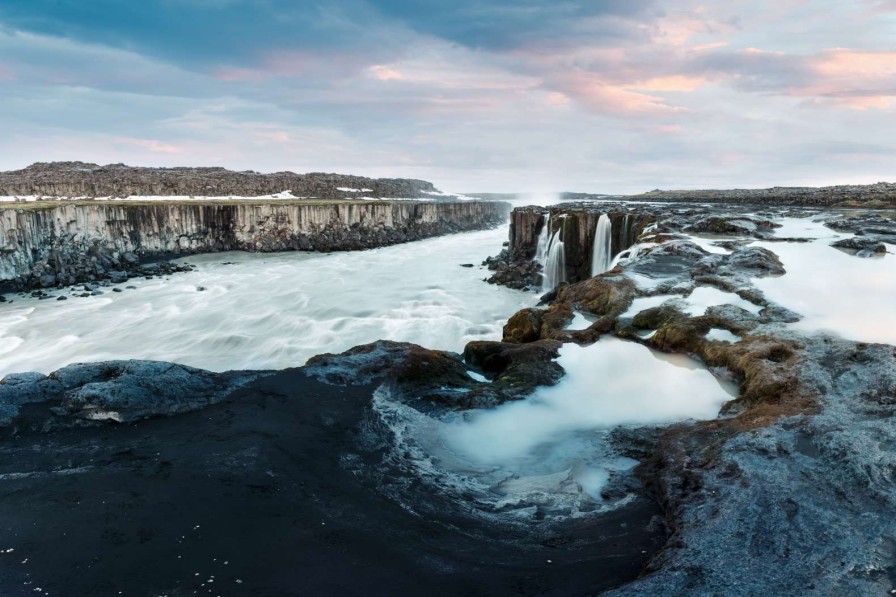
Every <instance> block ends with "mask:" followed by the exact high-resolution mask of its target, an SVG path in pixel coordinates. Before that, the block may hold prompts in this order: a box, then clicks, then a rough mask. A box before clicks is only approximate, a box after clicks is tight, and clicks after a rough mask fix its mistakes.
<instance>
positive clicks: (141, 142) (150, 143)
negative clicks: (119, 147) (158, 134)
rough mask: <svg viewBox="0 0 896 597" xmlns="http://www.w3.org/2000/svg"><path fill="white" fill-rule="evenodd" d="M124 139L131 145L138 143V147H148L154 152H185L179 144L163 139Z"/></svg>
mask: <svg viewBox="0 0 896 597" xmlns="http://www.w3.org/2000/svg"><path fill="white" fill-rule="evenodd" d="M123 140H124V141H125V142H128V143H130V144H131V145H136V146H137V147H141V148H143V149H147V150H149V151H151V152H153V153H183V151H184V150H183V148H182V147H178V146H177V145H169V144H167V143H162V142H161V141H156V140H154V139H123Z"/></svg>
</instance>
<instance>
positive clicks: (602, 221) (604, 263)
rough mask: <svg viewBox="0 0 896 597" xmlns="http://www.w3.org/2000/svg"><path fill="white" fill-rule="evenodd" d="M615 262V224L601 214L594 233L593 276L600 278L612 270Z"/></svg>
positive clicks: (608, 217) (605, 215)
mask: <svg viewBox="0 0 896 597" xmlns="http://www.w3.org/2000/svg"><path fill="white" fill-rule="evenodd" d="M612 261H613V223H612V222H611V221H610V216H608V215H607V214H601V216H600V217H599V218H598V219H597V229H596V230H595V231H594V250H593V252H592V253H591V275H592V276H599V275H600V274H602V273H604V272H605V271H607V270H609V269H610V265H611V264H612Z"/></svg>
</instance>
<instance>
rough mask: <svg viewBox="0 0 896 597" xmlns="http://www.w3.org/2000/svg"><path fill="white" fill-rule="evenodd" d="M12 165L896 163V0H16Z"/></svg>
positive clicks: (611, 188) (722, 178) (806, 176)
mask: <svg viewBox="0 0 896 597" xmlns="http://www.w3.org/2000/svg"><path fill="white" fill-rule="evenodd" d="M0 130H2V131H3V133H4V134H2V135H0V169H3V170H7V169H17V168H22V167H24V166H26V165H28V164H30V163H31V162H35V161H53V160H83V161H89V162H97V163H101V164H105V163H117V162H124V163H128V164H132V165H141V166H187V165H190V166H194V165H195V166H225V167H228V168H233V169H238V170H246V169H252V170H257V171H262V172H274V171H281V170H292V171H295V172H312V171H318V172H319V171H325V172H342V173H351V174H359V175H366V176H375V177H407V178H422V179H425V180H430V181H432V182H434V183H435V184H436V185H437V186H438V187H440V188H442V189H443V190H448V191H454V192H472V191H508V192H547V191H564V190H565V191H585V192H607V193H630V192H639V191H645V190H650V189H654V188H665V189H668V188H728V187H762V186H772V185H824V184H851V183H872V182H877V181H882V180H889V181H894V180H896V0H848V1H847V0H749V1H747V0H728V1H726V2H713V3H708V2H699V1H692V0H676V1H671V2H669V1H666V2H659V1H655V0H590V1H570V0H489V1H487V0H452V1H451V2H447V1H441V0H438V1H437V0H416V1H410V0H330V1H328V2H315V1H313V0H291V1H290V0H140V1H139V2H122V1H120V0H2V2H0Z"/></svg>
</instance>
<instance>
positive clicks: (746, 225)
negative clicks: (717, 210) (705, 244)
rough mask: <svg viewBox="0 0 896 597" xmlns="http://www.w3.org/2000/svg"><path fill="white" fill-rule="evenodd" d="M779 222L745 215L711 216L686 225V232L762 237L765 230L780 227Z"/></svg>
mask: <svg viewBox="0 0 896 597" xmlns="http://www.w3.org/2000/svg"><path fill="white" fill-rule="evenodd" d="M779 227H780V226H779V225H778V224H775V223H774V222H770V221H768V220H756V219H752V218H747V217H743V216H726V217H723V216H710V217H707V218H702V219H699V220H697V221H696V222H694V223H692V224H690V225H688V226H685V228H684V230H685V232H703V233H709V234H732V235H736V236H756V237H760V238H761V237H762V236H763V234H762V233H763V232H767V231H770V230H773V229H774V228H779Z"/></svg>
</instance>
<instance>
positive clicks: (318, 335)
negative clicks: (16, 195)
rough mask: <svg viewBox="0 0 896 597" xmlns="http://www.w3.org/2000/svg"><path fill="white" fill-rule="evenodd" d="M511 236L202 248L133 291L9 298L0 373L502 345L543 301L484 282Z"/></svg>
mask: <svg viewBox="0 0 896 597" xmlns="http://www.w3.org/2000/svg"><path fill="white" fill-rule="evenodd" d="M506 239H507V228H504V227H502V228H500V229H496V230H489V231H483V232H472V233H465V234H457V235H451V236H444V237H440V238H434V239H429V240H424V241H419V242H415V243H408V244H403V245H396V246H392V247H384V248H380V249H373V250H370V251H362V252H346V253H332V254H319V253H279V254H251V253H240V252H233V253H217V254H212V255H199V256H194V257H190V258H189V259H187V260H185V261H188V262H189V263H192V264H194V265H196V271H194V272H192V273H188V274H177V275H172V276H170V277H168V278H167V279H164V280H162V279H153V280H144V279H137V280H132V281H130V282H129V285H134V286H136V287H137V288H136V289H135V290H124V291H123V292H120V293H118V292H112V291H111V289H110V288H104V289H103V290H104V294H103V295H101V296H91V297H84V298H82V297H79V296H71V297H70V298H69V300H67V301H55V300H43V301H40V300H37V299H33V298H26V299H19V298H16V299H15V302H13V303H12V304H4V305H0V375H5V374H7V373H12V372H19V371H40V372H45V373H46V372H50V371H53V370H55V369H58V368H59V367H62V366H65V365H67V364H69V363H74V362H85V361H103V360H110V359H157V360H164V361H174V362H178V363H182V364H186V365H192V366H195V367H201V368H205V369H212V370H217V371H224V370H228V369H282V368H285V367H296V366H300V365H303V364H304V363H305V361H306V360H307V359H308V358H309V357H311V356H314V355H316V354H320V353H324V352H341V351H343V350H346V349H348V348H351V347H353V346H357V345H358V344H364V343H367V342H373V341H375V340H378V339H389V340H396V341H406V342H414V343H417V344H421V345H423V346H427V347H429V348H435V349H443V350H452V351H459V350H462V349H463V346H464V344H466V343H467V342H468V341H470V340H498V339H500V337H501V328H502V326H503V325H504V323H505V321H506V320H507V318H508V317H509V316H510V315H511V314H513V313H514V312H515V311H517V310H518V309H520V308H522V307H525V306H528V305H530V304H532V303H533V302H534V301H535V300H537V299H536V297H535V295H533V294H531V293H523V292H520V291H516V290H510V289H508V288H504V287H500V286H492V285H489V284H485V283H484V282H483V281H482V279H483V278H485V277H487V275H488V274H489V272H488V271H487V270H486V269H485V268H482V267H480V263H482V260H483V259H485V258H486V257H488V256H489V255H493V254H495V253H497V252H498V251H499V250H500V247H501V243H502V242H504V241H505V240H506ZM461 264H474V267H472V268H468V267H461ZM124 286H125V285H121V286H120V287H119V288H123V287H124ZM200 288H204V289H205V290H203V291H200V290H199V289H200Z"/></svg>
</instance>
